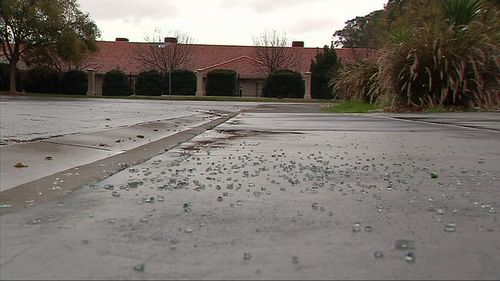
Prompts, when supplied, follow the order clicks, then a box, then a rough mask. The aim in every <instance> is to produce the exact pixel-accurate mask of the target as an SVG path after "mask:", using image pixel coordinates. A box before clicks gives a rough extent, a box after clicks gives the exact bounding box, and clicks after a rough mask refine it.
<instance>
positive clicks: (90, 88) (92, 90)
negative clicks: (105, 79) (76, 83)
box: [87, 68, 96, 96]
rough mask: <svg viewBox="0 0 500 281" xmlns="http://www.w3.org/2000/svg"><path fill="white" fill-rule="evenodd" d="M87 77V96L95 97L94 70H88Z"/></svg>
mask: <svg viewBox="0 0 500 281" xmlns="http://www.w3.org/2000/svg"><path fill="white" fill-rule="evenodd" d="M87 77H88V79H87V80H88V82H87V83H88V86H87V96H95V95H96V92H95V70H93V69H92V68H89V69H87Z"/></svg>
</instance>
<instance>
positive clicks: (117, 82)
mask: <svg viewBox="0 0 500 281" xmlns="http://www.w3.org/2000/svg"><path fill="white" fill-rule="evenodd" d="M102 94H103V95H104V96H129V95H130V82H129V79H128V77H127V74H125V72H123V71H121V70H118V69H114V70H111V71H108V72H106V74H104V81H103V83H102Z"/></svg>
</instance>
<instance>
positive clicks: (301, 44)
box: [292, 41, 304, 48]
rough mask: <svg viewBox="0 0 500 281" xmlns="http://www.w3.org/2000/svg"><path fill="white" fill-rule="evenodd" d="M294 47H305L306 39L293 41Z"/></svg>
mask: <svg viewBox="0 0 500 281" xmlns="http://www.w3.org/2000/svg"><path fill="white" fill-rule="evenodd" d="M292 47H294V48H304V41H293V42H292Z"/></svg>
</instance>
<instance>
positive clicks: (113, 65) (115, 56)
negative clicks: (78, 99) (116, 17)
mask: <svg viewBox="0 0 500 281" xmlns="http://www.w3.org/2000/svg"><path fill="white" fill-rule="evenodd" d="M174 40H175V39H174ZM165 42H169V43H172V38H168V37H167V38H165ZM174 43H175V41H174ZM158 44H159V43H144V42H129V40H128V39H126V38H116V41H99V42H97V45H98V51H97V53H95V54H94V55H93V56H92V57H91V58H89V63H88V65H89V66H90V68H92V69H93V70H94V72H95V78H94V79H89V81H91V82H90V83H94V85H93V86H94V87H93V91H90V94H94V95H102V83H103V76H104V74H105V73H106V72H108V71H111V70H113V69H119V70H122V71H123V72H125V73H126V74H128V75H130V77H131V79H132V80H133V79H135V77H136V76H137V75H138V74H139V73H141V72H143V71H147V70H151V69H152V67H151V66H148V65H146V64H145V63H144V62H143V61H141V59H138V53H139V52H148V50H149V49H150V48H151V46H154V47H158V46H159V45H158ZM185 46H187V47H188V48H189V53H188V54H187V55H188V56H189V59H187V60H185V61H184V62H183V64H182V65H181V66H180V68H182V69H188V70H191V71H193V72H195V73H196V75H197V79H198V83H197V92H196V94H197V95H205V84H206V75H207V73H208V72H210V71H212V70H217V69H230V70H233V71H235V72H236V73H237V74H238V77H239V81H238V82H239V91H240V95H241V96H245V97H260V96H262V88H263V85H264V81H265V79H266V78H267V76H268V72H267V70H266V68H265V67H264V64H263V63H262V62H261V61H259V59H258V55H257V48H258V47H256V46H233V45H205V44H189V45H185ZM287 49H289V51H292V52H294V53H295V54H296V56H297V58H298V59H297V62H296V63H295V65H294V67H293V68H292V69H291V70H294V71H297V72H299V73H301V74H302V75H303V77H304V79H305V80H306V96H307V95H308V94H309V97H310V72H309V71H310V67H311V62H312V61H314V60H315V57H316V55H318V54H319V53H321V52H323V48H305V47H304V43H303V42H301V41H294V42H293V43H292V46H290V47H287ZM336 52H337V55H338V57H339V58H340V59H341V61H342V62H351V61H354V60H356V59H357V58H360V57H366V56H367V55H369V54H370V52H371V50H366V49H342V48H340V49H336ZM307 82H309V83H307ZM90 86H91V85H89V88H91V87H90ZM308 88H309V91H308Z"/></svg>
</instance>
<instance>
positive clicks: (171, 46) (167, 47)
mask: <svg viewBox="0 0 500 281" xmlns="http://www.w3.org/2000/svg"><path fill="white" fill-rule="evenodd" d="M161 34H162V33H161V30H160V29H156V30H155V32H154V35H153V37H152V38H151V37H148V36H147V37H146V38H145V40H146V41H147V42H151V43H149V44H148V46H147V48H143V47H138V48H137V57H136V59H137V60H139V61H140V62H141V63H142V64H144V65H145V66H146V68H148V69H150V70H156V71H158V72H160V73H168V72H170V71H172V70H175V69H180V68H183V67H185V66H186V64H187V63H188V62H189V61H190V59H191V44H192V43H193V39H192V38H191V37H190V36H189V35H187V34H185V33H182V32H180V31H175V32H174V37H165V38H162V36H161ZM169 38H172V39H174V40H173V41H172V42H166V41H168V39H169Z"/></svg>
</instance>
